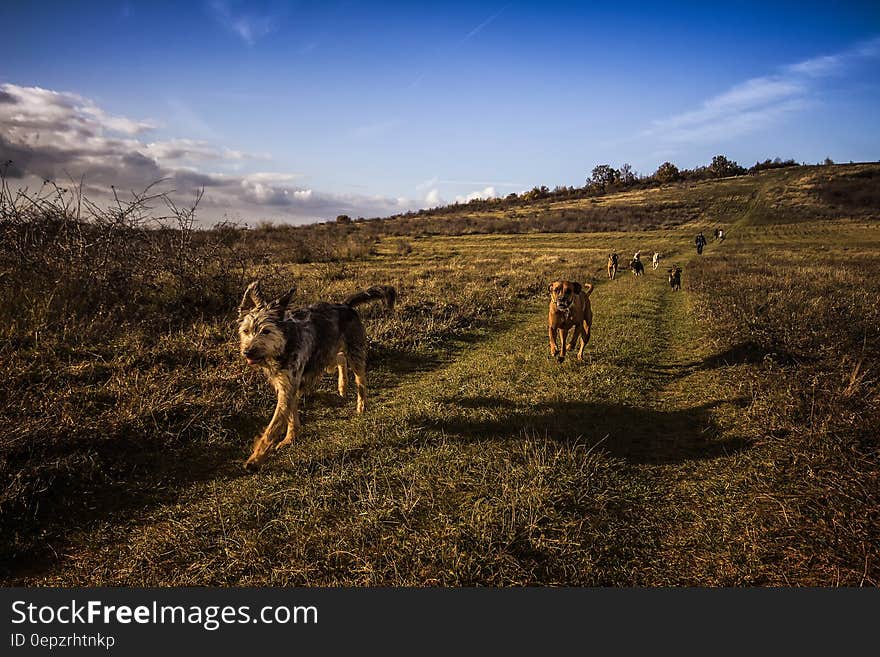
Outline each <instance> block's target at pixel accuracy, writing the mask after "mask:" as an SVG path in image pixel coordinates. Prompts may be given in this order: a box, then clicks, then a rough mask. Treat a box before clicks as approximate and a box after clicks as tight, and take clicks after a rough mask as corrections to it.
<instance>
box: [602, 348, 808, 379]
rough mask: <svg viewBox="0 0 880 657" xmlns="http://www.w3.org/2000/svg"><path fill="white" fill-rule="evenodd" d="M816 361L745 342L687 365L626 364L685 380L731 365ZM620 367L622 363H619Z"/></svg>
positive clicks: (795, 363) (785, 363) (794, 363)
mask: <svg viewBox="0 0 880 657" xmlns="http://www.w3.org/2000/svg"><path fill="white" fill-rule="evenodd" d="M817 360H818V359H817V358H814V357H811V356H803V355H800V354H794V353H791V352H788V351H783V350H780V349H775V350H774V349H767V348H766V347H762V346H761V345H759V344H758V343H757V342H754V341H752V340H747V341H745V342H740V343H737V344H735V345H733V346H730V347H728V348H727V349H725V350H724V351H720V352H718V353H717V354H712V355H711V356H707V357H706V358H703V359H702V360H694V361H690V362H688V363H648V364H633V363H631V362H626V363H625V365H626V366H629V367H640V368H641V369H642V370H644V371H646V372H651V373H655V374H659V375H661V376H662V375H671V374H675V375H676V376H687V375H688V374H693V373H694V372H697V371H699V370H712V369H717V368H719V367H731V366H734V365H762V366H763V365H777V366H789V365H800V364H803V363H813V362H816V361H817ZM619 365H621V366H623V365H624V363H619Z"/></svg>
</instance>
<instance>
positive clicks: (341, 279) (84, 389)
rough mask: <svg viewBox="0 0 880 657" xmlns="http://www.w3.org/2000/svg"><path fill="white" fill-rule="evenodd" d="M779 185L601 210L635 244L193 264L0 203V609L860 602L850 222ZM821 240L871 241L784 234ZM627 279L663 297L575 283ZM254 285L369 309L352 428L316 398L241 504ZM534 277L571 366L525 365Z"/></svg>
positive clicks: (868, 493)
mask: <svg viewBox="0 0 880 657" xmlns="http://www.w3.org/2000/svg"><path fill="white" fill-rule="evenodd" d="M840 170H841V171H843V172H844V173H847V172H851V170H850V169H849V168H847V167H842V168H841V169H840ZM859 170H867V169H859ZM805 173H809V171H805V170H801V169H799V170H798V171H788V170H782V171H772V172H767V173H765V174H761V175H759V176H755V177H748V178H737V179H731V180H725V181H719V182H717V183H709V182H706V183H695V184H689V185H681V186H670V187H666V188H662V189H658V190H642V191H635V192H629V193H628V194H629V196H626V195H624V194H620V195H608V196H605V197H602V198H601V199H599V200H598V201H597V202H596V203H595V204H594V205H596V206H598V207H600V208H601V207H604V206H606V205H607V206H609V207H610V206H615V207H617V208H618V210H616V212H617V213H618V214H607V215H605V216H607V217H611V218H614V217H618V215H619V216H623V215H624V214H626V213H627V212H629V211H628V210H626V208H627V207H630V208H631V214H632V216H636V215H638V216H643V215H641V214H639V213H642V212H645V213H648V214H656V215H657V216H656V217H652V218H650V219H649V220H648V219H646V220H645V221H644V222H641V221H637V222H635V223H633V224H626V222H623V223H621V224H618V225H615V229H614V230H612V231H609V232H602V233H589V234H587V233H579V234H572V235H560V234H530V235H524V234H502V235H490V234H486V235H473V236H468V237H439V236H431V237H425V236H420V235H421V233H420V232H419V230H417V225H416V224H413V225H412V226H406V225H402V226H403V228H405V230H401V231H400V236H397V235H395V234H394V233H395V232H396V231H397V229H396V228H395V227H394V226H395V223H394V221H396V220H394V221H389V222H375V225H373V224H374V222H353V223H351V224H342V225H337V224H333V225H326V226H318V227H312V228H307V229H290V228H279V227H263V228H261V229H258V230H255V231H242V230H239V229H235V228H231V227H226V228H223V229H222V230H217V231H213V232H205V233H202V232H199V231H193V230H191V226H188V225H187V224H186V217H187V216H188V215H187V214H186V211H178V212H170V213H168V221H174V222H177V225H176V227H175V228H174V230H170V229H169V230H164V231H161V230H155V229H152V228H151V229H148V228H147V226H146V225H144V222H145V221H146V220H147V218H148V216H152V215H149V213H144V214H139V213H138V212H134V211H132V212H130V213H129V214H127V215H123V216H122V218H121V219H120V216H119V215H118V214H114V213H113V211H112V209H111V210H103V211H101V212H105V217H106V218H109V219H112V221H110V222H109V223H108V224H107V225H106V226H105V225H103V224H102V223H101V220H100V219H101V216H100V215H99V216H98V217H97V220H96V218H95V217H92V220H91V221H89V222H87V223H83V222H78V221H75V216H71V214H70V213H71V208H70V207H68V208H66V209H65V208H64V207H62V208H59V207H58V205H57V204H56V203H55V202H54V201H53V202H52V203H48V202H47V203H43V204H36V205H35V204H33V203H31V204H30V205H28V203H25V202H24V201H23V200H22V199H14V198H11V197H9V196H8V195H5V196H3V202H2V203H0V207H2V208H3V221H2V230H3V231H4V235H6V236H8V237H9V236H11V238H12V239H7V240H4V242H3V246H2V250H0V257H2V260H0V267H2V268H0V287H2V291H3V299H4V303H3V306H2V325H3V326H4V330H5V331H6V333H5V335H4V337H5V338H6V339H5V340H4V341H3V344H2V346H0V364H2V375H3V376H2V379H0V400H2V404H0V425H2V426H3V427H4V429H3V431H2V434H0V472H2V476H3V477H4V480H5V481H6V482H8V483H7V485H6V486H5V487H4V489H3V493H2V497H0V531H2V535H3V537H4V539H3V541H2V545H0V562H2V563H3V564H4V566H3V568H4V570H3V572H2V576H3V577H4V580H5V581H7V582H9V583H27V584H68V585H69V584H122V585H131V584H143V585H203V584H253V585H262V584H276V585H292V584H297V585H316V584H325V585H389V584H401V585H472V584H495V585H523V584H578V585H580V584H583V585H631V584H640V585H681V584H703V585H718V584H734V585H743V584H785V583H792V584H818V585H834V584H837V583H840V584H848V585H858V584H876V583H877V580H878V572H877V569H878V562H877V558H876V556H877V553H878V547H880V543H878V526H880V523H878V517H877V509H878V508H880V506H878V503H877V502H878V500H877V495H876V490H878V486H877V483H878V482H877V475H878V453H877V443H876V432H873V433H872V431H871V429H872V427H875V426H876V424H877V420H878V419H880V418H878V378H877V373H876V372H875V371H874V366H873V362H875V361H876V360H877V349H878V334H877V326H880V321H878V320H880V317H878V316H877V312H878V311H877V304H876V299H877V298H878V289H877V284H876V280H877V274H878V273H880V272H878V271H877V265H876V262H877V260H876V258H877V254H878V253H880V244H878V243H877V239H876V237H874V235H875V234H876V233H875V231H876V225H877V224H876V222H874V220H876V219H877V217H876V216H870V215H869V213H867V211H866V210H865V209H864V208H863V207H862V206H860V205H859V206H858V207H856V208H855V209H854V208H853V207H849V209H847V210H846V211H844V210H841V209H839V207H840V206H832V205H828V204H827V203H826V202H825V201H824V200H823V198H824V196H823V192H822V191H821V188H820V187H818V186H817V185H819V182H817V180H818V179H814V178H809V176H808V177H807V178H804V177H803V176H804V174H805ZM813 173H816V172H815V171H814V172H813ZM826 174H827V172H825V173H823V174H822V175H826ZM810 175H812V174H810ZM856 179H857V180H867V181H868V182H870V181H871V180H873V179H872V178H869V177H863V178H859V177H856ZM833 182H834V179H833V177H832V183H833ZM843 184H845V185H849V184H850V183H848V182H847V183H843ZM848 189H849V188H848ZM868 193H869V192H865V194H868ZM50 200H51V199H50ZM859 203H861V201H860V202H859ZM10 204H17V205H14V208H13V209H14V211H13V210H11V209H10V208H11V207H12V206H11V205H10ZM137 207H138V208H141V209H142V207H141V205H138V206H137ZM577 207H578V206H577V204H576V203H575V204H574V205H573V206H571V207H565V208H562V207H559V208H555V209H552V211H553V212H556V211H559V212H562V211H565V212H573V211H575V210H576V208H577ZM646 208H647V209H649V210H646ZM834 208H838V209H836V210H835V209H834ZM47 209H49V210H52V211H51V212H47ZM180 212H183V215H182V217H181V216H180ZM535 212H537V213H539V214H541V213H545V210H544V209H540V208H535ZM835 212H836V213H837V214H838V215H840V214H841V213H842V214H843V215H844V216H846V217H851V216H866V217H868V218H869V219H870V220H871V222H869V223H867V224H866V223H865V222H864V221H863V222H862V223H858V222H853V221H843V220H835V221H825V222H823V221H812V222H809V223H794V222H791V223H789V222H788V218H795V217H797V216H799V214H800V213H802V214H803V215H804V216H806V217H814V218H815V217H816V216H819V217H821V216H828V215H833V213H835ZM866 213H867V214H866ZM541 216H544V214H541ZM644 216H647V214H645V215H644ZM135 219H137V221H134V220H135ZM181 219H182V220H183V221H184V223H183V224H182V225H181V224H180V220H181ZM734 219H738V220H739V221H740V223H739V224H737V225H731V222H732V221H733V220H734ZM446 220H448V221H454V219H450V218H446ZM614 220H615V221H617V220H616V219H614ZM780 220H781V221H783V222H784V223H778V221H780ZM475 221H477V223H479V220H478V218H476V219H475ZM681 221H687V222H690V223H687V224H685V225H684V226H682V227H680V228H672V227H670V226H673V225H675V224H678V223H680V222H681ZM719 221H723V223H724V225H725V226H729V231H728V236H729V237H728V240H727V241H726V242H725V243H724V244H723V245H718V244H715V243H710V245H709V247H708V250H707V254H706V256H704V257H703V259H702V260H696V261H693V262H691V260H692V256H691V255H690V254H691V250H692V247H691V243H692V236H693V231H694V230H696V229H698V228H699V229H706V228H707V227H711V225H712V224H713V223H716V222H719ZM774 221H777V223H769V224H768V222H774ZM650 222H654V223H650ZM535 225H537V224H535ZM648 225H655V226H666V228H658V229H657V230H642V229H643V228H645V227H646V226H648ZM624 226H630V227H637V228H638V230H634V231H630V232H624V231H621V230H619V228H621V227H624ZM422 228H423V229H424V230H428V229H430V230H433V228H431V224H430V222H428V223H424V224H423V226H422ZM456 230H457V229H456ZM422 232H424V231H422ZM477 232H480V231H477ZM401 236H405V239H403V238H402V237H401ZM365 237H369V239H363V238H365ZM96 238H97V239H96ZM92 245H97V246H92ZM637 249H642V250H643V252H651V251H653V250H657V251H660V252H662V253H664V254H665V255H666V258H667V259H666V263H672V262H679V263H681V264H683V265H684V286H683V287H684V290H683V291H682V292H681V293H672V292H670V291H669V290H668V287H667V286H666V284H665V274H664V269H663V268H661V269H660V270H659V274H660V275H658V274H656V273H652V272H650V271H649V272H648V273H647V275H646V276H645V277H642V278H639V279H636V278H635V277H632V276H630V275H629V274H628V273H626V272H624V273H623V275H621V276H620V277H619V278H618V280H616V281H614V282H612V283H609V282H607V281H606V280H605V278H604V265H605V258H606V256H607V253H608V252H610V251H612V250H614V251H617V252H620V253H624V254H628V253H631V252H633V251H635V250H637ZM218 262H219V264H220V265H222V266H218ZM666 263H664V264H666ZM112 272H117V273H112ZM111 274H112V275H111ZM95 276H97V278H94V277H95ZM257 276H259V277H261V278H263V279H264V280H265V281H266V287H267V288H270V289H274V290H279V291H280V290H282V289H284V287H285V286H286V284H287V283H289V282H290V280H296V281H297V283H298V284H299V292H298V299H297V300H298V301H299V302H301V303H306V302H310V301H312V300H317V299H340V298H342V297H343V296H345V295H346V294H348V293H350V292H352V291H354V290H357V289H360V288H364V287H366V286H368V285H372V284H375V283H388V284H392V285H395V286H396V287H397V288H398V289H399V291H400V303H399V306H398V310H397V312H396V313H394V314H391V315H388V314H385V313H382V312H379V311H377V310H366V311H365V319H366V323H367V333H368V336H369V339H370V361H369V368H370V375H369V376H370V399H371V401H372V409H371V411H370V412H369V413H368V414H367V415H366V416H364V417H363V418H354V417H352V415H353V414H352V408H351V407H352V403H351V400H350V399H349V400H346V401H341V400H338V399H336V398H335V397H334V396H333V385H334V383H333V381H332V380H331V378H330V377H328V378H327V381H325V382H324V383H323V384H322V386H321V387H320V389H319V390H318V391H317V392H316V394H315V395H313V396H312V397H310V398H309V399H308V400H307V403H306V424H305V427H306V430H305V433H304V436H303V438H302V439H301V440H300V441H298V443H297V444H296V445H294V446H293V447H292V448H290V449H289V450H288V451H286V452H285V453H284V454H281V455H279V456H278V457H277V458H275V459H273V461H272V462H271V463H270V464H269V465H268V466H267V467H266V468H265V469H264V471H262V472H261V473H260V474H259V475H258V476H245V475H244V473H243V471H242V469H241V467H240V464H241V462H242V460H243V458H244V456H245V455H246V452H247V451H248V447H249V445H250V441H251V440H252V438H253V436H254V435H255V434H256V432H257V431H258V430H259V429H260V428H261V427H262V425H263V423H264V422H265V421H266V419H267V416H268V414H269V412H270V409H271V407H272V404H273V399H272V395H271V392H270V390H269V388H268V386H267V385H265V383H264V382H263V381H262V380H261V379H260V377H259V376H258V375H257V374H255V373H254V372H251V371H249V370H248V369H247V368H245V367H244V366H243V365H242V363H241V362H240V361H239V359H238V358H237V357H236V350H235V337H234V308H235V306H236V304H237V302H238V299H239V295H240V293H241V289H242V288H243V283H244V281H246V280H247V279H250V278H254V277H257ZM557 277H565V278H571V279H575V280H581V281H592V282H594V283H596V284H597V288H596V291H595V292H594V294H593V302H594V308H595V312H596V325H595V333H594V337H593V341H592V342H591V344H590V346H589V348H588V350H587V351H588V354H589V360H588V361H587V362H586V363H583V364H578V363H574V362H567V363H566V364H564V365H563V366H561V367H557V366H555V364H553V363H551V362H550V361H549V360H548V358H547V355H546V351H547V347H546V344H545V339H546V337H545V336H546V327H545V322H546V318H545V312H546V306H545V302H544V294H545V290H546V284H547V282H548V281H549V280H552V279H553V278H557Z"/></svg>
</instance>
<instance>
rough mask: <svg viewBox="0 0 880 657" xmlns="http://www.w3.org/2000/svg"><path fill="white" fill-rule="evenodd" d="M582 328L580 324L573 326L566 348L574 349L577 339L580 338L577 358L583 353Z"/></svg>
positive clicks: (580, 357) (580, 358) (579, 358)
mask: <svg viewBox="0 0 880 657" xmlns="http://www.w3.org/2000/svg"><path fill="white" fill-rule="evenodd" d="M582 335H583V329H582V328H581V327H580V326H575V327H574V331H573V332H572V334H571V342H569V343H568V350H569V351H574V349H575V347H577V343H578V339H579V338H580V339H581V350H580V351H579V352H578V355H577V358H578V360H582V356H583V354H584V342H583V338H582Z"/></svg>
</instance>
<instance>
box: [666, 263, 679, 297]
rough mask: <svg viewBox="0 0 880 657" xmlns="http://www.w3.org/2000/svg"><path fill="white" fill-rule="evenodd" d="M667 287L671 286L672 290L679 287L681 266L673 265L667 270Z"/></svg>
mask: <svg viewBox="0 0 880 657" xmlns="http://www.w3.org/2000/svg"><path fill="white" fill-rule="evenodd" d="M668 271H669V287H671V288H672V290H673V292H674V291H675V290H680V289H681V267H679V266H678V265H675V266H674V267H672V268H670V269H669V270H668Z"/></svg>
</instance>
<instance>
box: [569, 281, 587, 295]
mask: <svg viewBox="0 0 880 657" xmlns="http://www.w3.org/2000/svg"><path fill="white" fill-rule="evenodd" d="M571 286H572V287H573V288H574V293H575V294H580V293H581V292H583V291H584V286H583V285H581V284H580V283H577V282H574V283H572V284H571Z"/></svg>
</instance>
